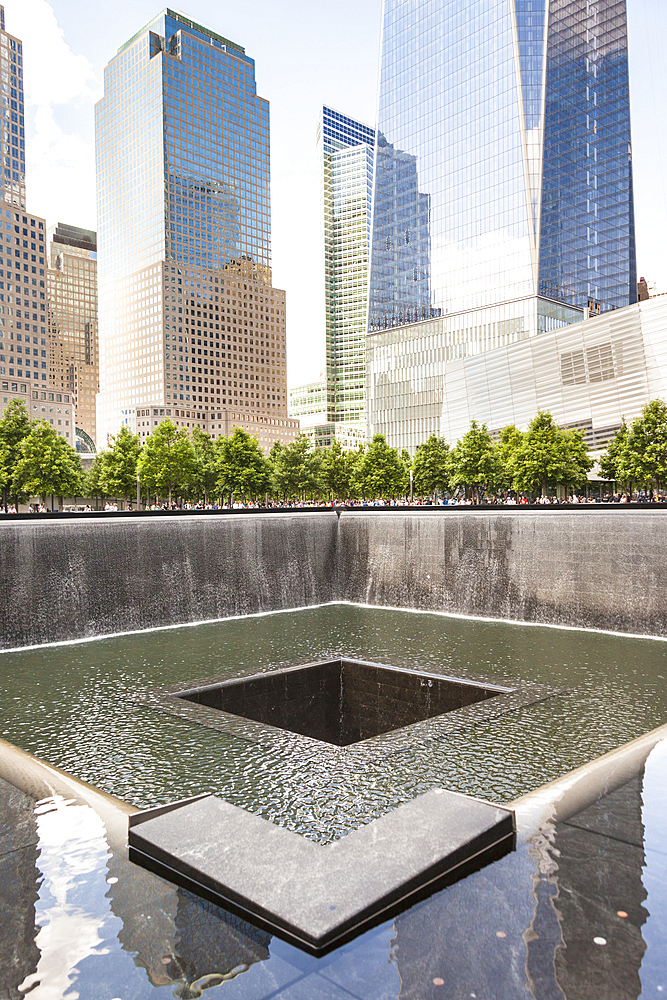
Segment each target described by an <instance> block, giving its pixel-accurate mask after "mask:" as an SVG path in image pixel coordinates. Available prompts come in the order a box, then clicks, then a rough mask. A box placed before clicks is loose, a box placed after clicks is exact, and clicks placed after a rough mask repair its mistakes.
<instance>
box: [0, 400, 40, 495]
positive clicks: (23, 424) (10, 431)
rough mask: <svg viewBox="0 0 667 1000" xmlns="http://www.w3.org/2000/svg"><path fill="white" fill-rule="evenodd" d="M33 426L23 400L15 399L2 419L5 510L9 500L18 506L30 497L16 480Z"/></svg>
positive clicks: (0, 448)
mask: <svg viewBox="0 0 667 1000" xmlns="http://www.w3.org/2000/svg"><path fill="white" fill-rule="evenodd" d="M33 424H34V421H32V420H31V419H30V416H29V414H28V411H27V409H26V407H25V403H24V402H23V400H22V399H13V400H12V401H11V402H10V403H9V404H8V405H7V406H6V407H5V411H4V413H3V414H2V418H0V463H1V464H2V477H1V481H0V482H1V488H2V493H3V502H4V506H5V508H6V507H7V501H8V499H10V500H11V501H12V502H13V503H15V504H16V505H17V506H18V504H19V503H25V501H26V500H27V499H28V497H29V496H30V494H29V493H26V492H25V489H24V488H23V486H22V485H21V483H20V481H19V480H18V479H17V478H16V466H17V464H18V461H19V459H20V457H21V443H22V441H23V440H24V439H25V438H26V437H27V436H28V434H29V433H30V430H31V428H32V427H33Z"/></svg>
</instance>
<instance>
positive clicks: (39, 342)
mask: <svg viewBox="0 0 667 1000" xmlns="http://www.w3.org/2000/svg"><path fill="white" fill-rule="evenodd" d="M0 70H1V71H2V174H1V177H2V184H1V187H0V190H1V191H2V199H1V201H0V413H2V411H4V409H5V407H6V406H8V405H9V403H11V402H12V401H14V400H20V401H22V402H23V403H25V406H26V409H27V410H28V412H29V413H30V416H31V417H33V418H34V419H40V420H46V421H47V422H48V423H50V424H51V426H52V427H54V429H55V430H56V431H57V433H58V434H59V435H60V436H61V437H63V438H65V440H66V441H67V442H68V444H71V445H72V446H74V444H75V436H74V425H75V409H74V397H73V395H72V394H71V393H70V392H68V391H66V392H57V391H56V390H55V387H54V386H52V385H51V383H50V380H49V377H48V376H49V371H48V342H47V310H46V306H47V281H46V222H45V221H44V219H43V218H40V217H39V216H36V215H34V214H33V213H30V212H28V211H27V210H26V207H25V206H26V198H25V120H24V103H23V44H22V43H21V41H20V39H18V38H16V37H15V36H14V35H10V34H9V33H8V32H7V31H6V30H5V10H4V7H2V6H0Z"/></svg>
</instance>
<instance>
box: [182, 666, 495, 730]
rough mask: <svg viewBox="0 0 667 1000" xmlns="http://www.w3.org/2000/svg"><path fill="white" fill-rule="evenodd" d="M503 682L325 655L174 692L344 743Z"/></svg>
mask: <svg viewBox="0 0 667 1000" xmlns="http://www.w3.org/2000/svg"><path fill="white" fill-rule="evenodd" d="M508 690H509V689H505V688H496V687H491V686H483V685H481V684H475V683H472V682H470V681H465V680H459V679H457V678H451V677H439V676H438V675H437V674H425V673H419V672H418V671H413V670H404V669H401V668H398V667H387V666H381V665H379V664H376V663H364V662H362V661H361V660H330V661H327V662H324V663H310V664H307V665H306V666H301V667H287V668H286V669H284V670H272V671H269V672H267V673H264V674H255V675H253V676H251V677H239V678H235V679H233V680H228V681H221V682H220V683H217V684H211V685H206V686H205V687H200V688H191V689H189V690H187V691H176V692H172V695H173V696H174V697H176V698H183V699H185V700H186V701H192V702H195V703H197V704H199V705H206V706H208V707H209V708H216V709H218V710H219V711H221V712H229V713H230V714H231V715H238V716H242V717H243V718H245V719H253V720H254V721H255V722H261V723H264V724H265V725H269V726H275V727H277V728H279V729H287V730H289V731H290V732H292V733H300V734H301V735H302V736H309V737H311V738H312V739H315V740H322V741H323V742H325V743H333V744H335V745H337V746H341V747H344V746H349V745H350V744H351V743H358V742H360V741H361V740H367V739H370V738H371V737H373V736H379V735H380V734H381V733H388V732H391V731H392V730H394V729H402V728H403V726H409V725H411V724H412V723H415V722H422V721H423V720H424V719H431V718H433V717H434V716H436V715H443V714H445V713H446V712H452V711H454V710H455V709H457V708H463V707H464V706H465V705H473V704H475V703H476V702H479V701H485V700H486V699H488V698H494V697H497V696H498V695H501V694H507V692H508Z"/></svg>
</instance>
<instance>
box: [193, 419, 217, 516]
mask: <svg viewBox="0 0 667 1000" xmlns="http://www.w3.org/2000/svg"><path fill="white" fill-rule="evenodd" d="M218 440H221V439H218ZM192 446H193V448H194V450H195V476H194V480H193V483H192V490H193V492H194V494H195V496H196V497H197V499H198V500H203V501H204V503H208V501H209V498H210V497H211V496H212V495H213V494H214V493H215V490H216V488H217V485H218V453H217V451H216V447H215V444H214V442H213V439H212V437H211V435H210V434H207V433H206V431H203V430H202V429H201V427H199V426H195V427H194V428H193V430H192Z"/></svg>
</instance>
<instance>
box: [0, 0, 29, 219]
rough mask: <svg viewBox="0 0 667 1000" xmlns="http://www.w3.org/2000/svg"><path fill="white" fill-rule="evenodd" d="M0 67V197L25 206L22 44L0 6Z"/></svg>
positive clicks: (6, 201) (22, 206) (13, 203)
mask: <svg viewBox="0 0 667 1000" xmlns="http://www.w3.org/2000/svg"><path fill="white" fill-rule="evenodd" d="M0 70H1V71H2V200H3V201H4V203H5V205H15V206H16V207H18V208H25V121H24V117H23V116H24V113H25V112H24V102H23V44H22V42H21V41H20V39H18V38H15V37H14V35H10V34H9V33H8V32H7V31H5V8H4V7H2V6H0Z"/></svg>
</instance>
